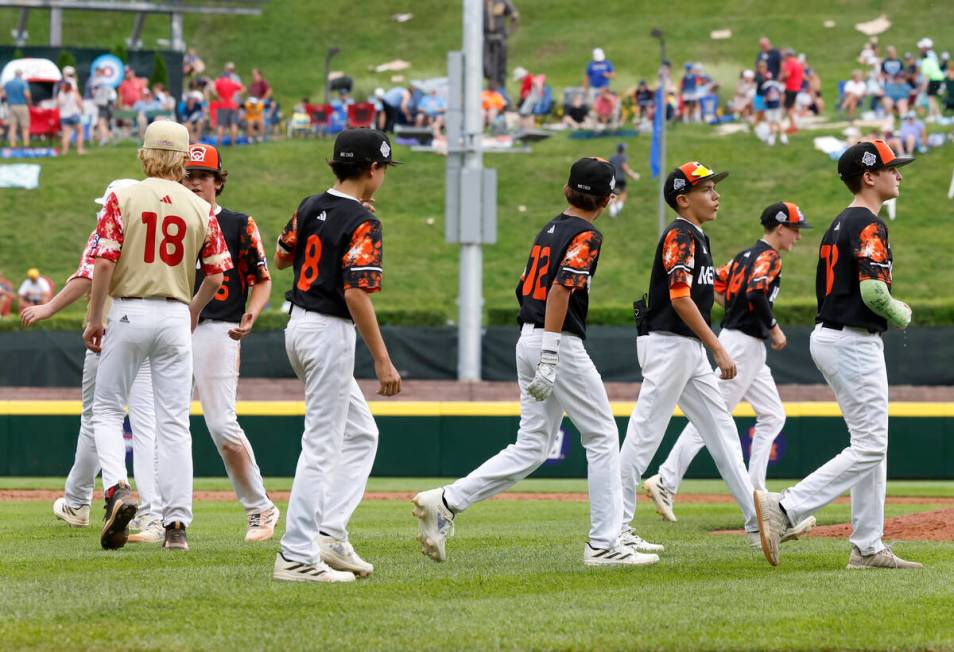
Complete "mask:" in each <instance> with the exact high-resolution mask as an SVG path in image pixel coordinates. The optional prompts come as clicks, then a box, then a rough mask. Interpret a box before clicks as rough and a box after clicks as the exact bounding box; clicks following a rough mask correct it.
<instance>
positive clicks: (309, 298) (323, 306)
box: [278, 190, 382, 319]
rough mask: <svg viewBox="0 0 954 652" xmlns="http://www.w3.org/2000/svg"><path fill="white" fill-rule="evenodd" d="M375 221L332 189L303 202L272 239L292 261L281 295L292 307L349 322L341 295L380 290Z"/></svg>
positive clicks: (378, 228)
mask: <svg viewBox="0 0 954 652" xmlns="http://www.w3.org/2000/svg"><path fill="white" fill-rule="evenodd" d="M381 244H382V239H381V222H379V221H378V220H377V219H376V218H375V217H374V215H373V214H372V213H371V212H370V211H369V210H368V209H366V208H365V207H364V206H362V205H361V203H359V202H358V201H357V200H356V199H354V198H352V197H348V196H347V195H344V194H342V193H339V192H336V191H334V190H329V191H328V192H325V193H322V194H320V195H313V196H311V197H307V198H306V199H305V200H303V201H302V202H301V204H299V206H298V210H296V211H295V213H294V215H292V218H291V219H290V220H289V221H288V224H287V225H286V226H285V229H284V231H283V232H282V235H281V237H279V239H278V255H279V256H280V257H283V258H285V259H286V260H292V261H293V266H294V278H293V281H294V282H293V284H292V287H291V290H289V291H288V292H287V293H286V294H285V298H286V299H288V301H290V302H291V303H292V304H293V305H295V306H298V307H299V308H304V309H305V310H311V311H314V312H320V313H322V314H326V315H331V316H334V317H343V318H346V319H351V313H350V311H349V310H348V306H347V304H346V303H345V299H344V292H345V290H348V289H351V288H361V289H362V290H364V291H365V292H377V291H378V290H380V289H381V277H382V266H381V261H382V249H381Z"/></svg>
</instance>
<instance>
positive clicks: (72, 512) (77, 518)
mask: <svg viewBox="0 0 954 652" xmlns="http://www.w3.org/2000/svg"><path fill="white" fill-rule="evenodd" d="M53 514H54V515H55V516H56V518H58V519H60V520H61V521H66V522H67V523H68V524H69V526H70V527H89V505H82V506H80V507H70V506H69V505H67V504H66V498H57V499H56V500H54V501H53Z"/></svg>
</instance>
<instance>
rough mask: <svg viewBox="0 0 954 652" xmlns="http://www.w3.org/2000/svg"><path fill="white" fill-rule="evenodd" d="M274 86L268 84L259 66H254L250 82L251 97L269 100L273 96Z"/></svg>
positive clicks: (249, 92)
mask: <svg viewBox="0 0 954 652" xmlns="http://www.w3.org/2000/svg"><path fill="white" fill-rule="evenodd" d="M271 91H272V87H271V86H269V85H268V82H267V81H265V78H264V77H262V73H261V72H259V70H258V68H252V83H251V84H249V87H248V94H249V97H257V98H258V99H260V100H267V99H269V98H270V97H271V96H272V93H271Z"/></svg>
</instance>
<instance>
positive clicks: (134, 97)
mask: <svg viewBox="0 0 954 652" xmlns="http://www.w3.org/2000/svg"><path fill="white" fill-rule="evenodd" d="M146 87H147V82H146V80H145V79H144V78H142V77H137V76H136V71H135V70H133V69H132V67H131V66H126V72H125V76H124V77H123V80H122V82H120V84H119V106H120V107H122V108H123V109H131V108H132V107H133V104H135V103H136V102H138V101H139V100H140V99H142V92H143V91H144V90H146Z"/></svg>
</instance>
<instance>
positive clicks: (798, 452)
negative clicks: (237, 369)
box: [0, 404, 954, 479]
mask: <svg viewBox="0 0 954 652" xmlns="http://www.w3.org/2000/svg"><path fill="white" fill-rule="evenodd" d="M799 405H803V406H804V405H805V404H799ZM915 405H916V404H915ZM951 407H952V406H947V408H945V409H946V410H947V412H944V411H938V409H937V408H936V407H935V408H934V409H932V410H929V411H927V412H926V413H927V414H935V415H940V416H892V417H891V431H890V433H891V434H890V448H889V455H888V476H889V477H890V478H892V479H902V478H904V479H942V478H949V479H950V478H954V418H952V417H951V414H950V412H951ZM617 414H619V412H618V411H617ZM240 421H241V423H242V425H243V427H244V428H245V431H246V433H248V436H249V439H250V440H251V442H252V446H253V447H254V449H255V455H256V457H257V458H258V463H259V465H260V466H261V469H262V472H263V473H264V474H265V475H266V476H272V477H283V476H284V477H287V476H291V475H293V474H294V469H295V464H296V461H297V459H298V453H299V450H300V446H299V440H300V436H301V429H302V422H303V420H302V417H301V416H242V417H240ZM616 421H617V424H618V426H619V428H620V433H621V434H622V433H624V432H625V428H626V421H627V418H626V417H625V416H619V417H617V419H616ZM377 422H378V425H379V427H380V429H381V439H380V446H379V449H378V454H377V458H376V460H375V464H374V470H373V473H374V475H377V476H446V477H456V476H461V475H464V474H466V473H468V472H469V471H471V470H472V469H474V468H475V467H476V466H477V465H478V464H480V463H481V462H483V461H484V460H485V459H486V458H487V457H489V456H490V455H492V454H494V453H496V452H497V451H498V450H500V449H501V448H503V447H504V446H506V445H507V444H509V443H512V442H513V440H514V437H515V433H516V428H517V424H518V417H516V416H446V415H437V416H380V417H378V418H377ZM685 423H686V421H685V419H684V418H682V417H676V418H674V419H673V420H672V422H671V423H670V426H669V430H668V431H667V433H666V438H665V440H664V442H663V444H662V446H661V447H660V452H659V454H657V456H656V458H655V459H654V460H653V463H652V464H651V466H650V469H649V471H650V472H652V471H653V470H654V469H655V468H656V467H657V466H658V465H659V464H660V463H661V462H662V460H663V458H664V456H665V454H666V453H668V451H669V449H670V448H671V447H672V445H673V442H674V441H675V439H676V436H677V435H678V433H679V431H680V430H681V429H682V427H683V426H684V425H685ZM753 423H754V418H751V417H744V416H743V417H736V424H737V425H738V428H739V433H740V437H741V438H742V443H743V449H744V450H745V452H746V457H748V443H749V436H750V435H749V430H750V428H751V426H752V425H753ZM78 425H79V417H78V416H72V415H67V416H56V415H54V416H37V415H16V414H0V475H10V476H65V475H66V473H67V471H68V470H69V468H70V465H71V464H72V461H73V451H74V448H75V445H76V433H77V427H78ZM192 433H193V449H192V450H193V459H194V461H195V475H196V476H224V475H225V471H224V468H223V467H222V462H221V461H220V459H219V456H218V453H217V452H216V451H215V448H214V447H213V445H212V442H211V439H210V438H209V436H208V432H207V430H206V428H205V423H204V421H203V419H202V417H201V416H198V417H196V416H194V417H193V418H192ZM563 433H564V437H563V440H562V444H561V446H559V449H558V450H554V452H553V454H552V459H550V460H548V461H547V462H546V463H545V464H544V465H543V466H542V467H541V468H540V469H539V470H538V471H537V472H536V474H535V477H551V478H556V477H559V478H578V477H585V475H586V459H585V455H584V452H583V449H582V447H581V445H580V441H579V435H578V433H577V431H576V429H575V428H574V427H573V426H572V424H570V422H569V421H568V420H566V421H564V428H563ZM847 440H848V435H847V432H846V430H845V426H844V422H843V421H842V420H841V418H840V417H837V416H814V417H813V416H795V417H789V419H788V421H787V423H786V425H785V429H784V431H783V432H782V434H781V435H780V436H779V438H778V439H777V440H776V449H775V451H774V455H773V457H774V458H775V459H773V461H772V462H771V464H770V465H769V477H770V478H771V477H776V478H797V477H803V476H805V475H807V474H808V473H809V472H811V471H812V470H814V469H815V468H817V467H818V466H819V465H820V464H822V463H823V462H825V461H827V460H828V459H829V458H831V457H832V456H833V455H835V454H836V453H838V451H840V450H841V449H842V448H843V447H844V446H846V445H847ZM131 468H132V467H131V465H130V469H131ZM689 475H690V477H698V478H711V477H717V474H716V470H715V466H714V465H713V463H712V460H711V458H710V457H709V455H708V453H706V452H703V453H701V454H700V455H699V456H698V457H697V458H696V461H695V462H694V463H693V465H692V466H691V467H690V469H689Z"/></svg>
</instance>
